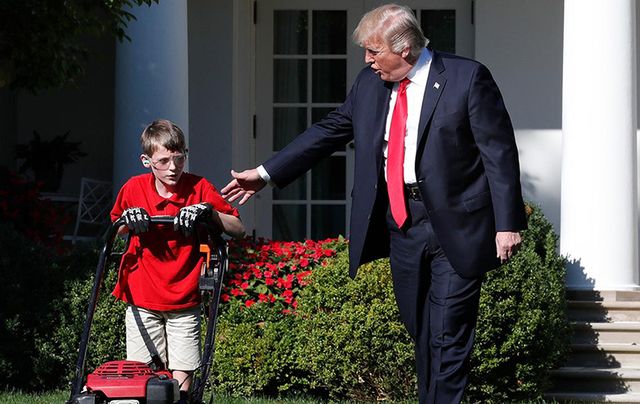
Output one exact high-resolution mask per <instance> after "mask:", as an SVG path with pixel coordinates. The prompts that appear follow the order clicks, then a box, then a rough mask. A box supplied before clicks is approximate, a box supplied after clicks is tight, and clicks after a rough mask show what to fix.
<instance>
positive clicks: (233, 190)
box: [220, 168, 267, 205]
mask: <svg viewBox="0 0 640 404" xmlns="http://www.w3.org/2000/svg"><path fill="white" fill-rule="evenodd" d="M231 176H232V177H233V180H231V182H229V183H228V184H227V185H226V186H225V187H224V188H222V189H221V190H220V192H221V193H222V197H223V198H224V199H226V200H228V201H229V202H233V201H235V200H237V199H238V198H240V202H239V203H240V205H244V203H245V202H247V201H248V200H249V199H250V198H251V197H252V196H253V195H254V194H255V193H256V192H258V191H260V190H261V189H262V188H264V186H265V185H267V183H266V182H265V181H264V180H263V179H262V178H261V177H260V174H259V173H258V170H257V169H256V168H253V169H251V170H244V171H242V172H239V173H237V172H235V171H233V170H231Z"/></svg>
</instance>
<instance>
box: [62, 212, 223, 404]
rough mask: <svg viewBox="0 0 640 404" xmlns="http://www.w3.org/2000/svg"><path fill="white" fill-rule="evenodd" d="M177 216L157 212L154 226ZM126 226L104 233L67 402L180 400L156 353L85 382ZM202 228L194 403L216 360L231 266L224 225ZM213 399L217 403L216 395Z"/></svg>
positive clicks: (102, 369)
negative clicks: (99, 310) (105, 289)
mask: <svg viewBox="0 0 640 404" xmlns="http://www.w3.org/2000/svg"><path fill="white" fill-rule="evenodd" d="M173 219H174V218H173V217H171V216H152V217H151V218H150V225H151V226H157V225H173ZM123 224H124V222H123V221H122V220H121V219H119V220H117V221H116V222H114V223H113V225H112V226H111V227H110V228H109V230H108V231H107V233H106V236H105V237H106V242H105V245H104V247H103V249H102V252H101V253H100V257H99V259H98V265H97V267H96V273H95V279H94V283H93V289H92V291H91V296H90V298H89V305H88V307H87V318H86V321H85V324H84V329H83V331H82V337H81V339H80V349H79V354H78V361H77V363H76V371H75V377H74V380H73V382H72V384H71V396H70V398H69V400H68V401H67V404H174V403H178V402H179V400H180V392H179V386H178V381H177V380H175V379H173V378H172V375H171V372H169V371H168V370H165V369H164V368H163V364H162V361H161V360H160V358H158V357H154V358H153V360H152V362H150V363H148V364H147V363H142V362H135V361H127V360H116V361H111V362H107V363H104V364H102V365H100V366H99V367H98V368H97V369H95V370H94V371H93V372H92V373H91V374H89V375H88V376H87V378H86V381H85V377H84V376H85V362H86V357H87V347H88V343H89V336H90V334H91V324H92V322H93V315H94V313H95V310H96V304H97V301H98V294H99V292H100V288H101V285H102V280H103V278H104V273H105V268H106V267H107V264H108V262H109V261H110V260H111V259H114V258H113V257H118V259H119V258H121V255H120V254H115V253H113V251H112V250H113V245H114V241H115V237H116V235H117V231H118V229H119V228H120V226H121V225H123ZM199 227H202V228H204V232H194V234H195V237H198V236H197V234H198V233H204V234H206V241H205V240H200V241H205V242H204V243H200V253H202V254H203V255H204V256H205V257H204V260H203V265H202V269H201V273H200V282H199V286H200V291H201V293H202V306H203V310H204V313H206V321H207V332H206V337H205V342H204V347H203V353H202V364H201V366H200V369H199V370H198V371H196V372H195V374H194V375H193V376H192V377H194V381H193V384H192V388H191V391H190V392H189V397H188V399H187V403H189V404H203V403H204V401H202V397H203V395H204V390H205V387H206V385H207V379H208V377H209V371H210V369H211V363H212V361H213V352H214V336H215V331H216V321H217V317H218V305H219V303H220V292H221V290H222V280H223V278H224V274H225V272H226V270H227V264H228V256H227V244H226V242H225V241H224V239H223V238H222V237H220V234H221V232H220V229H219V228H218V227H217V226H216V225H215V224H213V223H212V222H211V221H207V222H200V223H199ZM151 231H153V230H151ZM127 245H128V240H127ZM125 251H126V247H125ZM209 402H210V403H211V402H213V393H212V394H211V397H210V400H209Z"/></svg>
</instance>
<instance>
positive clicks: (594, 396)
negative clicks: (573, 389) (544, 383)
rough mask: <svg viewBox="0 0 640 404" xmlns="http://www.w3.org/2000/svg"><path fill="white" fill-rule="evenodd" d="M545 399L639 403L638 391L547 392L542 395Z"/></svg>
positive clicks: (568, 401) (569, 401)
mask: <svg viewBox="0 0 640 404" xmlns="http://www.w3.org/2000/svg"><path fill="white" fill-rule="evenodd" d="M544 397H545V398H546V399H552V400H556V401H558V402H560V403H565V402H566V403H576V402H582V403H640V394H639V393H620V394H607V393H599V392H598V393H565V392H548V393H546V394H545V395H544Z"/></svg>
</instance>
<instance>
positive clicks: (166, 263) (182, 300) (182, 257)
mask: <svg viewBox="0 0 640 404" xmlns="http://www.w3.org/2000/svg"><path fill="white" fill-rule="evenodd" d="M200 202H208V203H210V204H211V205H212V206H213V208H214V209H215V210H217V211H218V212H221V213H227V214H231V215H234V216H238V211H237V209H235V208H233V207H232V206H231V205H229V203H227V201H225V200H224V199H223V198H222V197H221V196H220V194H219V193H218V191H217V190H216V189H215V188H214V186H213V185H211V183H209V181H207V180H206V179H204V178H202V177H199V176H197V175H193V174H189V173H183V174H182V176H181V177H180V180H179V181H178V184H177V189H176V192H175V194H173V195H172V196H171V197H170V198H163V197H162V196H160V195H159V194H158V191H156V187H155V177H154V176H153V174H151V173H148V174H142V175H138V176H135V177H133V178H131V179H130V180H129V181H127V182H126V184H124V185H123V186H122V189H120V192H119V193H118V197H117V198H116V202H115V205H114V206H113V209H112V210H111V220H112V221H115V220H117V219H118V218H119V217H120V216H121V215H122V212H123V211H124V210H125V209H127V208H132V207H141V208H144V209H145V210H146V211H147V212H148V213H149V215H150V216H175V215H177V214H178V211H179V210H180V208H182V207H184V206H188V205H193V204H196V203H200ZM201 264H202V255H201V254H200V253H199V246H198V245H196V243H195V238H194V237H185V236H184V235H183V234H182V233H181V232H179V231H174V230H173V225H151V228H150V229H149V231H147V232H145V233H142V234H140V235H133V234H132V235H131V242H130V244H129V248H128V249H127V251H126V252H125V253H124V255H123V257H122V263H121V266H120V274H119V276H118V283H117V284H116V287H115V289H114V290H113V295H114V296H115V297H116V298H118V299H121V300H124V301H125V302H127V303H130V304H133V305H135V306H139V307H144V308H146V309H149V310H158V311H170V310H181V309H186V308H189V307H193V306H195V305H197V304H199V303H200V294H199V292H198V279H199V277H200V267H201Z"/></svg>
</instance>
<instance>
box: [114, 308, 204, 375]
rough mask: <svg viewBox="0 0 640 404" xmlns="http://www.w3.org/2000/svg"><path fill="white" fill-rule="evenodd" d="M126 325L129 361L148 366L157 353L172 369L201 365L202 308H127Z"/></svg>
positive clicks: (184, 368)
mask: <svg viewBox="0 0 640 404" xmlns="http://www.w3.org/2000/svg"><path fill="white" fill-rule="evenodd" d="M125 324H126V327H127V359H128V360H132V361H139V362H144V363H148V362H150V361H151V355H152V354H157V355H158V356H159V357H160V359H162V361H163V362H164V363H165V364H166V366H167V368H168V369H170V370H182V371H186V372H189V371H192V370H195V369H197V368H198V367H199V366H200V306H196V307H193V308H189V309H186V310H180V311H154V310H147V309H143V308H142V307H137V306H132V305H128V306H127V312H126V315H125ZM167 359H168V360H167Z"/></svg>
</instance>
